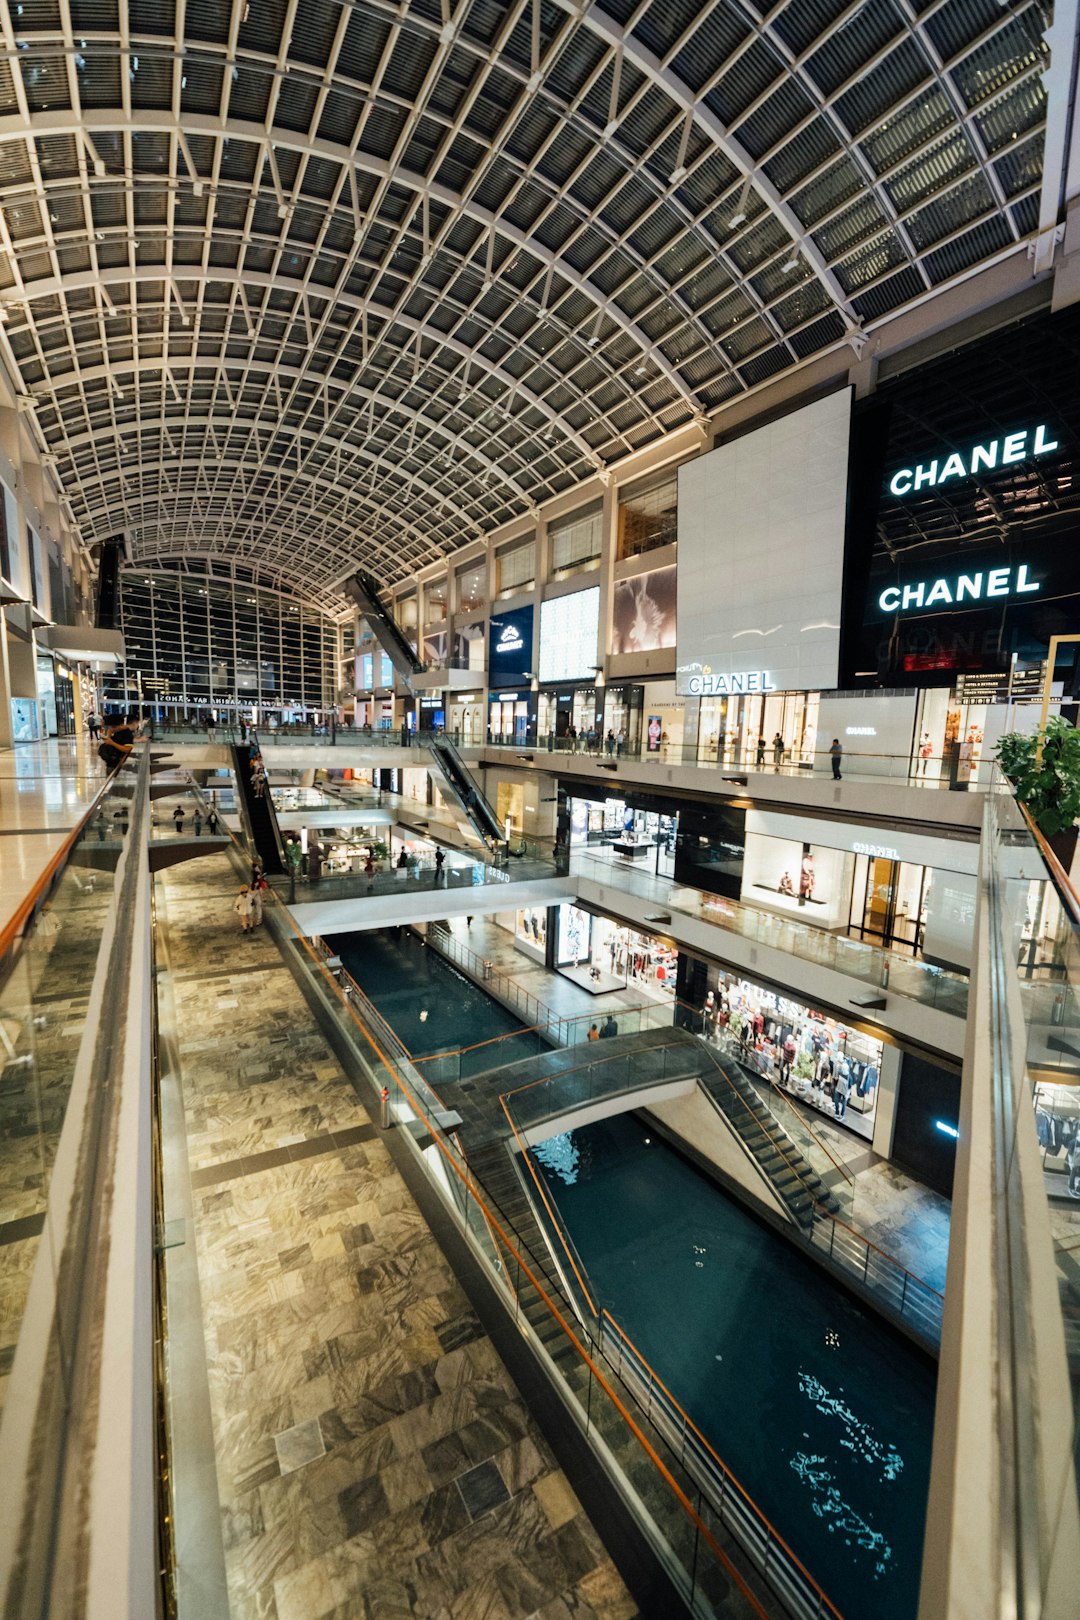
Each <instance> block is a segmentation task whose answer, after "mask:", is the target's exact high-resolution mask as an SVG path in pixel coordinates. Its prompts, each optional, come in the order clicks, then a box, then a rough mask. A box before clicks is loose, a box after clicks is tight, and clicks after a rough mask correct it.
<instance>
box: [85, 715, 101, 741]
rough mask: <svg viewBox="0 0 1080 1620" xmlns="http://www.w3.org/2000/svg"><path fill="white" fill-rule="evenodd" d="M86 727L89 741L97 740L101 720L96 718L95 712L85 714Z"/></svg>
mask: <svg viewBox="0 0 1080 1620" xmlns="http://www.w3.org/2000/svg"><path fill="white" fill-rule="evenodd" d="M86 729H87V731H88V732H89V733H90V741H91V742H97V739H98V732H99V731H100V730H101V722H100V720H99V719H98V717H97V715H96V714H88V715H87V717H86Z"/></svg>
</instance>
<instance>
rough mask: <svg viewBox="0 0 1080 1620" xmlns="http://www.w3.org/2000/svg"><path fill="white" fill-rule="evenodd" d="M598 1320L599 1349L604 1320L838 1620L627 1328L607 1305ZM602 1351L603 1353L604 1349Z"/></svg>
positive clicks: (833, 1607) (815, 1583)
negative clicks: (622, 1325) (621, 1325)
mask: <svg viewBox="0 0 1080 1620" xmlns="http://www.w3.org/2000/svg"><path fill="white" fill-rule="evenodd" d="M600 1322H601V1340H600V1348H601V1350H602V1351H603V1350H604V1341H603V1327H604V1324H605V1323H609V1324H610V1325H611V1327H612V1329H613V1330H614V1332H615V1333H616V1334H617V1335H618V1337H619V1339H620V1341H621V1345H622V1347H623V1349H624V1350H625V1351H626V1352H627V1353H628V1354H629V1355H630V1356H631V1357H632V1358H633V1360H634V1362H635V1363H637V1364H638V1365H639V1366H640V1368H642V1369H643V1370H644V1373H645V1375H646V1377H647V1379H648V1382H649V1384H650V1386H654V1387H655V1388H657V1389H659V1390H660V1392H661V1393H662V1395H663V1396H664V1400H665V1402H666V1403H667V1406H668V1407H669V1409H670V1410H671V1411H673V1412H674V1413H676V1414H677V1416H678V1421H679V1423H680V1425H681V1426H682V1427H683V1428H684V1429H685V1430H686V1431H687V1432H689V1433H690V1434H692V1435H693V1437H694V1439H695V1440H696V1441H697V1443H698V1445H699V1446H700V1447H701V1449H702V1451H704V1452H705V1454H706V1456H707V1457H708V1458H709V1459H710V1460H711V1462H712V1463H713V1464H714V1465H715V1467H716V1469H717V1470H718V1472H719V1473H720V1475H721V1476H722V1478H723V1479H724V1481H725V1482H726V1483H727V1484H729V1485H730V1486H731V1487H732V1489H733V1490H735V1491H736V1492H737V1493H738V1495H739V1496H740V1497H741V1498H742V1500H743V1502H744V1504H745V1505H746V1507H747V1508H748V1509H749V1510H750V1512H751V1513H752V1515H753V1517H754V1519H755V1520H756V1521H757V1522H758V1523H760V1524H762V1525H764V1526H765V1529H766V1532H767V1534H768V1536H769V1539H770V1540H771V1541H772V1542H773V1543H774V1544H775V1545H776V1546H777V1547H779V1548H780V1550H781V1552H782V1553H783V1555H784V1556H785V1558H787V1559H788V1560H789V1561H790V1562H791V1563H792V1564H793V1565H794V1566H795V1568H796V1570H797V1571H798V1572H799V1574H800V1575H801V1576H802V1578H803V1580H804V1581H805V1582H806V1584H807V1586H809V1587H810V1588H811V1590H812V1591H813V1593H814V1594H815V1596H816V1597H817V1599H818V1602H819V1604H820V1605H823V1606H824V1611H826V1612H828V1613H829V1614H831V1615H835V1616H836V1617H837V1620H839V1616H840V1611H839V1609H837V1607H836V1605H835V1604H834V1603H833V1601H832V1599H831V1598H830V1597H829V1596H828V1594H827V1593H826V1592H825V1591H824V1590H823V1588H822V1586H821V1584H820V1582H818V1581H816V1580H815V1579H814V1577H813V1576H812V1575H811V1573H810V1571H809V1570H808V1569H807V1568H806V1565H805V1564H804V1563H803V1562H802V1560H801V1559H800V1558H799V1556H798V1554H797V1553H795V1552H793V1551H792V1549H791V1548H790V1547H789V1546H788V1544H787V1542H786V1541H785V1540H784V1538H783V1536H782V1535H781V1534H780V1532H779V1531H778V1530H777V1529H776V1528H775V1526H774V1525H773V1524H772V1523H771V1521H770V1520H769V1519H768V1517H767V1516H766V1514H764V1513H763V1512H762V1511H761V1509H760V1508H759V1507H758V1505H757V1503H756V1502H755V1501H754V1499H753V1497H752V1496H751V1495H750V1492H749V1491H748V1490H747V1489H746V1486H745V1485H743V1484H742V1482H741V1480H740V1479H739V1478H738V1476H737V1475H736V1474H734V1473H733V1472H732V1470H731V1469H730V1468H729V1467H728V1465H727V1463H726V1462H725V1461H724V1460H723V1458H722V1457H721V1456H720V1454H719V1453H718V1452H717V1450H716V1448H715V1446H713V1445H712V1444H711V1442H710V1441H709V1440H707V1439H706V1438H705V1436H704V1435H703V1434H702V1432H701V1430H700V1429H699V1428H698V1426H697V1424H696V1423H695V1422H694V1420H693V1418H692V1417H690V1415H689V1413H688V1412H687V1411H686V1410H685V1408H684V1407H683V1406H681V1405H680V1403H679V1402H678V1401H677V1400H676V1398H675V1396H674V1395H673V1394H672V1393H671V1391H670V1390H669V1389H668V1387H667V1385H666V1384H665V1383H664V1381H663V1379H662V1378H661V1377H660V1375H659V1373H657V1372H656V1371H655V1370H654V1368H653V1367H652V1366H650V1364H649V1362H648V1361H647V1360H646V1358H645V1357H644V1356H643V1355H642V1353H641V1351H640V1350H639V1349H638V1347H637V1345H636V1344H635V1343H634V1342H633V1340H632V1339H631V1338H630V1336H629V1335H628V1334H627V1333H626V1331H625V1330H624V1329H623V1328H622V1327H620V1325H619V1323H618V1322H617V1321H616V1320H615V1318H614V1317H613V1316H612V1314H611V1312H610V1311H609V1310H608V1309H607V1307H606V1306H605V1307H604V1308H603V1310H602V1311H601V1314H600ZM604 1353H605V1354H606V1351H605V1352H604Z"/></svg>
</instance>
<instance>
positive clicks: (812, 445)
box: [676, 388, 851, 695]
mask: <svg viewBox="0 0 1080 1620" xmlns="http://www.w3.org/2000/svg"><path fill="white" fill-rule="evenodd" d="M850 433H851V391H850V390H849V389H847V388H841V389H839V390H838V391H837V392H836V393H835V394H830V395H827V396H826V397H825V398H824V399H819V400H816V401H815V402H814V403H813V404H812V405H804V406H803V407H802V409H801V410H796V411H792V412H791V413H790V414H789V415H787V416H784V417H782V418H780V420H778V421H776V422H769V423H767V424H766V425H765V426H764V427H760V428H757V429H755V430H754V431H753V432H751V433H746V434H744V435H743V436H742V437H741V438H738V439H733V440H732V441H731V442H730V443H729V444H723V445H720V446H719V447H718V448H717V449H715V450H712V451H710V452H709V454H708V455H704V456H699V457H698V458H697V459H696V460H694V461H689V462H686V463H685V464H684V465H683V466H681V467H680V468H679V566H678V652H677V655H676V666H677V667H676V690H677V691H678V692H680V693H683V694H689V695H694V694H695V693H699V694H700V693H702V692H705V693H708V692H720V693H722V692H725V691H727V692H731V691H744V692H767V691H777V692H785V691H804V692H805V691H809V692H813V691H828V690H831V689H832V688H834V687H835V686H836V684H837V671H838V668H839V658H840V611H841V600H842V593H843V585H844V540H845V533H846V524H847V500H848V448H849V440H850ZM740 681H741V682H742V683H743V684H741V685H740V684H738V683H739V682H740ZM703 682H705V683H708V684H705V685H703V684H702V683H703Z"/></svg>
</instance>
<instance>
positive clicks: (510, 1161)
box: [466, 1138, 582, 1374]
mask: <svg viewBox="0 0 1080 1620" xmlns="http://www.w3.org/2000/svg"><path fill="white" fill-rule="evenodd" d="M466 1158H467V1160H468V1164H469V1169H470V1170H471V1171H472V1174H473V1175H474V1177H475V1178H476V1180H477V1181H478V1182H479V1183H480V1186H481V1187H482V1188H483V1190H484V1193H485V1195H486V1198H487V1201H488V1203H489V1204H490V1206H491V1209H492V1212H493V1214H495V1215H496V1216H497V1217H498V1218H499V1220H500V1221H501V1222H502V1223H503V1224H504V1225H505V1226H506V1227H507V1229H508V1230H509V1231H511V1232H512V1233H513V1234H515V1247H517V1248H518V1249H519V1252H520V1253H521V1255H522V1258H523V1259H524V1260H526V1261H527V1262H528V1266H529V1269H530V1271H532V1273H533V1274H534V1276H537V1277H539V1279H540V1281H541V1282H542V1283H543V1285H544V1289H545V1292H546V1293H547V1294H548V1297H549V1298H552V1299H554V1301H555V1304H556V1305H557V1306H558V1307H559V1310H560V1311H561V1312H562V1314H563V1315H564V1316H565V1317H566V1319H567V1321H569V1322H571V1323H572V1324H573V1325H575V1326H576V1325H577V1324H578V1317H577V1312H576V1311H575V1310H574V1307H573V1305H572V1304H571V1303H570V1301H569V1300H568V1299H567V1297H566V1293H565V1291H564V1289H563V1287H562V1285H561V1283H560V1282H559V1280H558V1278H557V1276H556V1275H555V1272H554V1268H553V1267H552V1264H551V1261H550V1260H549V1259H548V1258H547V1256H548V1248H549V1245H548V1239H547V1237H546V1236H545V1234H544V1232H543V1231H542V1230H541V1227H540V1224H539V1222H538V1221H537V1219H536V1216H535V1215H534V1213H533V1207H532V1203H531V1202H530V1200H529V1198H528V1195H527V1194H526V1192H525V1188H524V1187H523V1186H522V1183H521V1177H520V1175H519V1174H518V1169H517V1166H516V1164H515V1163H514V1159H515V1155H514V1154H513V1153H511V1151H510V1149H509V1147H508V1145H507V1142H506V1139H505V1138H502V1139H500V1140H497V1141H492V1142H485V1143H483V1145H482V1146H479V1147H474V1148H472V1149H470V1150H469V1152H468V1153H467V1154H466ZM500 1253H501V1245H500ZM502 1258H503V1259H504V1261H505V1260H506V1258H507V1257H506V1256H505V1255H503V1256H502ZM509 1265H510V1267H511V1268H512V1267H513V1259H512V1257H511V1258H510V1259H509ZM510 1284H511V1289H512V1290H513V1285H514V1275H513V1271H512V1269H511V1271H510ZM516 1293H517V1297H518V1300H519V1302H520V1306H521V1310H522V1312H523V1313H524V1315H525V1317H526V1319H527V1321H528V1323H529V1325H530V1327H531V1328H532V1330H533V1332H534V1333H535V1334H536V1336H537V1338H538V1339H539V1340H540V1343H541V1344H542V1345H543V1347H544V1350H545V1352H546V1353H547V1355H548V1356H549V1357H550V1358H551V1360H552V1361H553V1362H554V1363H555V1365H556V1367H558V1368H559V1369H560V1370H561V1371H562V1372H564V1373H567V1374H569V1373H571V1372H573V1371H575V1370H576V1368H577V1367H578V1366H580V1365H582V1363H581V1361H580V1358H579V1356H578V1354H577V1352H576V1350H575V1349H574V1347H573V1345H572V1344H571V1343H570V1341H569V1339H568V1338H567V1337H566V1334H565V1333H564V1332H563V1330H562V1328H561V1327H560V1326H559V1324H558V1322H557V1321H556V1320H555V1318H554V1316H552V1314H551V1312H550V1310H549V1309H548V1307H547V1306H546V1305H545V1303H544V1301H543V1300H542V1299H541V1298H540V1295H539V1294H538V1292H537V1291H536V1289H535V1288H534V1287H533V1285H532V1283H531V1282H530V1281H529V1279H528V1278H527V1277H526V1276H524V1275H522V1277H521V1279H520V1282H519V1283H518V1286H517V1289H516Z"/></svg>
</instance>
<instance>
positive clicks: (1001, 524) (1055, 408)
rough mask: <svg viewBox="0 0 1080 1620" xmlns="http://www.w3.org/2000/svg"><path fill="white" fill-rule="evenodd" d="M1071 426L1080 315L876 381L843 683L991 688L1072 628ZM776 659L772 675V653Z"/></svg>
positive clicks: (1078, 565)
mask: <svg viewBox="0 0 1080 1620" xmlns="http://www.w3.org/2000/svg"><path fill="white" fill-rule="evenodd" d="M1077 422H1080V305H1073V306H1070V307H1068V308H1066V309H1062V310H1058V311H1056V312H1050V311H1043V312H1040V313H1039V314H1037V315H1034V316H1032V317H1031V318H1030V319H1028V320H1026V321H1021V322H1016V323H1015V324H1013V325H1010V326H1006V327H1003V328H1001V329H999V330H997V331H994V332H993V333H990V334H987V335H985V336H983V337H981V338H979V339H978V340H976V341H974V342H971V343H967V344H962V345H961V346H959V347H955V348H953V349H951V350H950V351H949V352H948V353H943V354H941V355H939V356H938V357H937V358H935V359H933V360H930V361H927V362H926V363H925V364H923V365H921V366H914V367H912V368H910V369H909V370H906V371H904V372H902V373H900V374H898V375H896V376H892V377H888V378H885V379H882V380H881V381H880V382H879V385H878V387H877V388H876V390H875V392H874V394H873V396H871V397H869V398H867V399H866V400H864V401H860V402H859V404H858V406H857V408H856V411H855V415H854V419H853V429H852V431H853V453H852V458H851V467H852V481H851V490H850V496H851V498H850V502H849V508H848V513H849V522H848V542H847V554H846V560H845V583H844V609H843V638H842V641H843V644H842V669H841V680H840V685H841V686H843V687H858V686H861V685H864V684H866V683H867V682H876V683H877V684H879V685H884V686H895V685H903V684H906V683H907V681H908V680H909V679H910V680H913V681H914V682H915V683H917V684H920V685H941V686H945V685H951V684H953V683H954V682H955V680H956V678H957V677H958V676H959V675H981V674H986V675H987V676H989V677H990V678H991V680H994V679H995V678H997V677H999V676H1000V672H1001V671H1003V670H1009V669H1010V668H1011V667H1012V666H1013V665H1014V664H1017V665H1019V666H1020V668H1022V669H1026V668H1027V667H1029V666H1030V665H1037V664H1039V663H1040V662H1041V661H1042V660H1043V659H1044V658H1045V657H1046V652H1047V648H1048V645H1049V640H1050V637H1051V636H1052V635H1055V634H1057V635H1061V634H1068V633H1070V632H1071V631H1073V630H1075V628H1076V626H1077V624H1078V622H1080V553H1078V551H1077V546H1076V535H1077V533H1078V532H1080V435H1078V434H1077V432H1076V427H1075V424H1076V423H1077ZM680 561H681V559H680ZM769 657H770V660H771V661H773V662H774V668H775V660H776V658H777V654H776V651H775V650H774V648H773V646H771V645H770V646H769ZM1002 678H1003V677H1002ZM1013 700H1014V701H1015V700H1016V691H1015V687H1014V689H1013ZM972 701H974V699H973V700H972Z"/></svg>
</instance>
